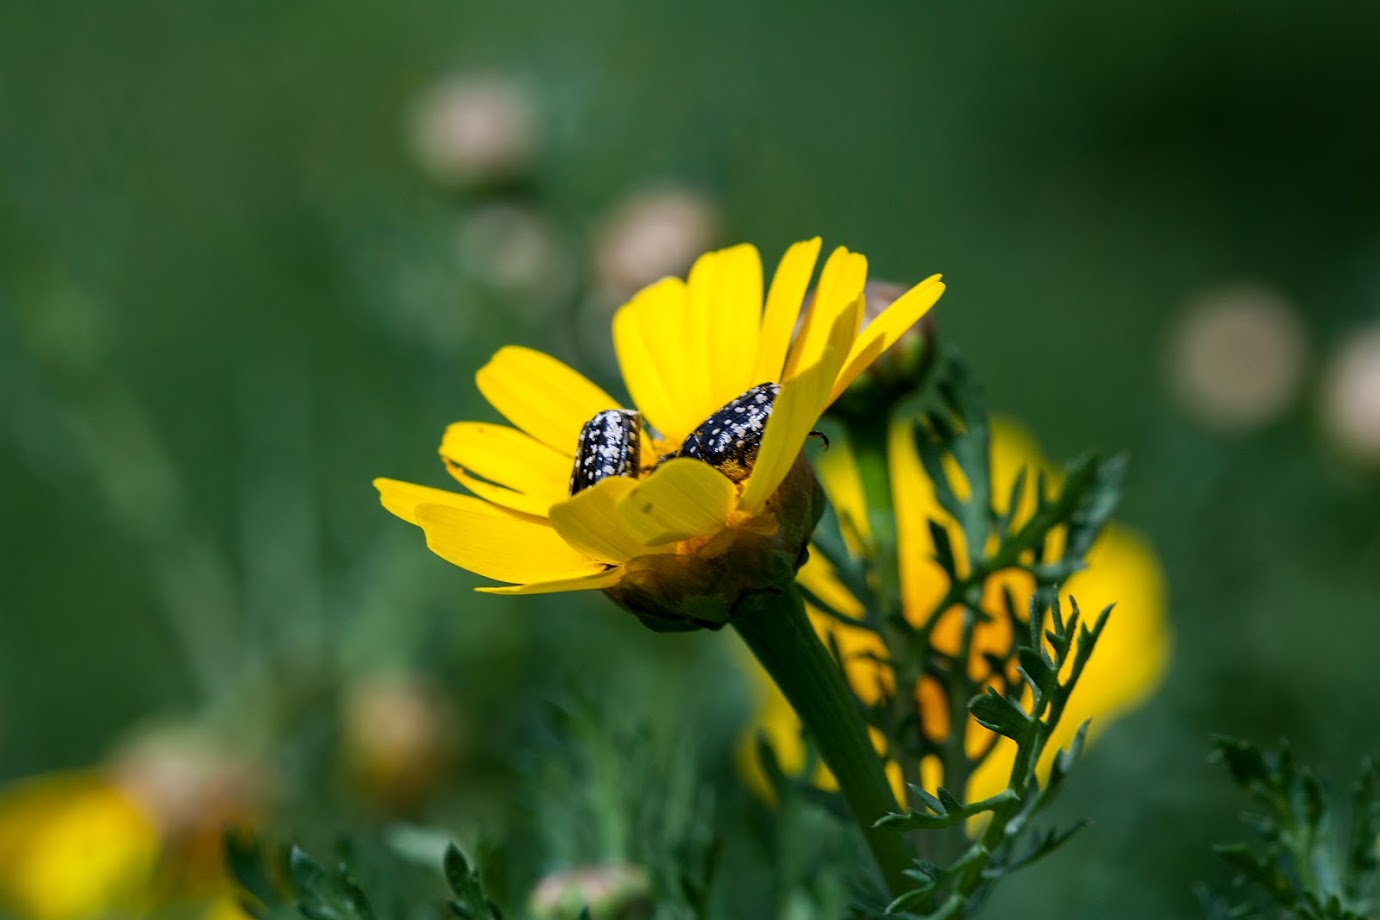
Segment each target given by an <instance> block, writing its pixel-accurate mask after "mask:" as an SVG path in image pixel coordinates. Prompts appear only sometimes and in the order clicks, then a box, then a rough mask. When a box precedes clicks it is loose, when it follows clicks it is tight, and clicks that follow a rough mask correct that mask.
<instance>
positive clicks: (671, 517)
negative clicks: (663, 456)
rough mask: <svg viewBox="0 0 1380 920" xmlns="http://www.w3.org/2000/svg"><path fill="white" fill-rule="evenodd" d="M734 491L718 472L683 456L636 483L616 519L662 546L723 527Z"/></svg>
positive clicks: (638, 535)
mask: <svg viewBox="0 0 1380 920" xmlns="http://www.w3.org/2000/svg"><path fill="white" fill-rule="evenodd" d="M736 493H737V489H736V488H735V487H734V485H733V483H731V482H729V481H728V477H726V476H724V475H723V474H722V473H720V472H719V471H718V470H716V469H714V468H713V467H711V466H709V465H708V464H707V463H704V462H702V461H699V460H692V459H690V458H689V457H680V458H677V459H675V460H668V461H667V462H666V463H663V464H662V465H661V466H660V467H658V468H657V470H656V471H655V472H653V473H652V474H651V475H650V476H648V477H647V478H646V479H643V480H642V481H641V482H639V483H637V485H636V486H635V487H634V488H633V489H632V490H630V491H629V492H628V494H627V496H626V497H624V499H623V500H622V502H620V503H619V505H618V517H619V520H620V521H621V522H622V524H623V526H624V528H625V529H626V530H627V531H628V533H630V534H632V536H633V537H634V538H635V539H637V540H640V541H642V542H643V543H645V544H647V545H649V546H659V545H662V544H666V543H671V542H674V541H677V540H688V539H690V538H691V537H700V536H704V535H705V534H710V533H714V532H715V531H717V530H719V529H721V528H722V527H723V526H724V524H725V521H726V520H727V519H728V512H729V511H730V510H731V509H732V508H733V499H734V496H735V495H736Z"/></svg>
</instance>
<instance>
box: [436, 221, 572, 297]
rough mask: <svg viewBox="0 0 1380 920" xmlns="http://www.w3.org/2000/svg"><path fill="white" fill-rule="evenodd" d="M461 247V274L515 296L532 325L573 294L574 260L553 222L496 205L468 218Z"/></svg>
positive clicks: (461, 231) (458, 242) (461, 233)
mask: <svg viewBox="0 0 1380 920" xmlns="http://www.w3.org/2000/svg"><path fill="white" fill-rule="evenodd" d="M456 246H457V252H458V254H459V258H460V267H461V269H462V270H463V271H464V272H465V273H466V274H467V275H469V276H470V277H472V278H476V279H478V280H479V281H481V282H482V283H483V284H485V285H487V286H489V287H490V288H493V289H494V290H496V291H499V292H502V293H503V294H505V295H511V297H512V298H513V306H514V307H515V308H516V309H517V310H518V311H519V312H520V313H523V314H524V315H526V316H527V317H528V318H529V319H538V318H541V317H542V316H545V315H546V314H547V313H548V312H549V309H550V308H551V307H552V306H553V305H554V304H555V303H557V302H559V301H561V300H562V299H563V298H566V297H568V296H569V295H570V294H571V292H572V291H573V290H574V287H575V258H574V254H573V253H572V252H571V250H570V248H569V247H568V246H567V245H566V244H565V241H564V240H563V239H562V238H561V235H560V233H559V231H558V230H557V228H556V226H555V225H554V224H553V223H552V221H551V220H550V219H548V218H547V217H545V216H543V215H542V214H540V213H538V212H536V211H533V210H532V209H530V208H527V207H523V206H521V205H516V204H507V203H495V204H489V205H485V206H483V207H480V208H477V209H475V210H473V211H468V212H466V213H465V214H464V215H462V216H461V218H460V226H459V232H458V233H457V237H456Z"/></svg>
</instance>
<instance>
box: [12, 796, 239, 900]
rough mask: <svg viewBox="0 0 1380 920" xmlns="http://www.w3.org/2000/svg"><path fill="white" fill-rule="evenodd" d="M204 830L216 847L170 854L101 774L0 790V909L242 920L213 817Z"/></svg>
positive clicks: (172, 849)
mask: <svg viewBox="0 0 1380 920" xmlns="http://www.w3.org/2000/svg"><path fill="white" fill-rule="evenodd" d="M203 830H204V831H205V832H206V833H205V834H203V835H202V836H203V837H204V836H207V835H210V836H212V837H214V845H213V847H210V848H208V847H206V846H200V845H198V846H196V847H193V848H191V849H190V850H189V849H187V848H185V847H183V846H181V845H180V844H179V845H178V846H173V845H172V842H171V841H170V839H169V837H168V835H167V833H166V828H164V827H163V826H162V824H161V822H160V820H159V818H158V816H157V815H156V814H155V813H154V810H153V809H151V808H149V807H148V805H147V803H145V802H143V801H141V799H140V798H139V796H138V795H137V793H135V792H133V791H131V790H130V789H128V788H127V787H126V786H125V785H123V784H121V783H120V782H118V781H117V780H116V778H115V777H113V776H111V775H109V774H107V773H106V772H104V771H101V770H84V771H73V772H66V773H55V774H47V775H42V776H37V777H32V778H29V779H25V780H21V781H19V782H17V783H14V784H12V785H10V786H8V787H6V788H4V789H0V866H3V867H4V871H3V872H0V908H3V909H4V910H7V911H9V912H11V914H12V915H13V916H15V917H16V918H18V920H100V918H118V917H146V916H149V915H150V914H151V913H152V912H154V911H155V910H162V909H167V908H171V907H173V906H176V907H178V908H180V909H182V910H184V911H185V913H183V914H182V916H188V917H194V918H196V920H245V917H246V915H245V914H244V912H243V911H242V910H240V908H239V907H238V905H237V903H236V901H235V899H234V896H233V893H232V892H231V889H230V886H229V884H228V883H227V882H226V880H225V879H224V877H223V875H222V869H221V866H220V856H219V853H220V847H219V834H220V826H219V816H207V823H206V825H205V827H204V828H203ZM185 842H186V841H182V843H185ZM197 842H198V844H201V843H205V841H204V840H199V841H197ZM208 855H209V856H210V859H209V860H208V859H206V858H204V857H206V856H208Z"/></svg>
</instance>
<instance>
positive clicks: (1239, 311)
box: [1166, 284, 1308, 433]
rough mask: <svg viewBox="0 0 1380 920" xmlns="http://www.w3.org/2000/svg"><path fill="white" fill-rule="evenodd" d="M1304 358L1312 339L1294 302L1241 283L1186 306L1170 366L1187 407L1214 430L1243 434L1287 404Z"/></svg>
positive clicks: (1280, 412) (1294, 391)
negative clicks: (1292, 304)
mask: <svg viewBox="0 0 1380 920" xmlns="http://www.w3.org/2000/svg"><path fill="white" fill-rule="evenodd" d="M1307 361H1308V344H1307V338H1306V335H1305V333H1304V330H1303V326H1302V324H1301V323H1300V322H1299V319H1298V317H1297V315H1296V314H1295V312H1294V310H1293V308H1292V307H1291V306H1290V305H1289V303H1288V302H1287V301H1285V300H1284V298H1283V297H1282V296H1280V295H1279V294H1278V293H1277V292H1275V291H1273V290H1271V289H1269V288H1267V287H1264V286H1260V285H1253V284H1242V285H1236V286H1232V287H1224V288H1219V289H1216V290H1213V291H1209V292H1207V293H1204V294H1203V295H1201V296H1200V297H1198V298H1197V299H1196V300H1195V301H1194V302H1193V303H1191V304H1190V305H1189V307H1188V309H1187V310H1186V311H1185V312H1184V313H1183V315H1182V316H1181V317H1180V319H1179V321H1178V323H1177V326H1176V327H1175V328H1174V330H1173V332H1172V335H1171V337H1170V342H1169V350H1168V355H1167V358H1166V373H1167V376H1168V383H1169V387H1170V390H1171V392H1172V393H1173V395H1174V397H1175V399H1176V401H1177V402H1178V403H1179V404H1180V406H1181V407H1182V408H1183V409H1184V411H1185V412H1187V413H1188V414H1189V415H1191V416H1193V418H1194V419H1196V420H1197V421H1198V422H1200V423H1201V424H1203V425H1205V426H1207V427H1209V428H1212V429H1214V430H1216V431H1220V432H1224V433H1239V432H1247V431H1253V430H1256V429H1259V428H1261V427H1263V426H1265V425H1268V424H1270V423H1271V422H1274V421H1276V420H1277V419H1279V418H1280V417H1281V416H1282V415H1283V414H1284V413H1285V412H1287V411H1288V409H1289V407H1290V406H1291V405H1293V403H1294V401H1295V399H1296V398H1297V396H1298V392H1299V387H1300V384H1301V383H1302V381H1303V374H1304V369H1305V367H1306V365H1307Z"/></svg>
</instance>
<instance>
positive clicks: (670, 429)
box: [375, 238, 944, 607]
mask: <svg viewBox="0 0 1380 920" xmlns="http://www.w3.org/2000/svg"><path fill="white" fill-rule="evenodd" d="M819 251H820V241H819V240H818V239H817V238H816V239H813V240H808V241H805V242H802V243H797V244H795V245H794V246H792V247H790V249H789V250H788V251H787V252H786V254H785V256H784V257H783V258H782V260H781V263H780V265H779V267H778V268H777V270H776V274H775V276H774V277H773V279H772V282H771V287H770V289H769V290H768V291H767V293H766V297H765V302H764V299H763V280H762V265H761V259H760V257H759V256H758V253H757V250H756V248H755V247H753V246H751V245H739V246H734V247H731V248H728V249H723V250H720V251H718V252H711V253H708V254H706V255H703V256H701V257H700V258H699V259H698V260H697V261H696V262H695V265H694V267H693V268H692V269H691V271H690V275H689V278H688V280H686V281H681V280H680V279H678V278H666V279H663V280H661V281H658V282H656V283H655V284H652V285H650V286H649V287H647V288H645V289H643V290H642V291H641V292H639V293H638V294H637V295H635V296H634V297H633V299H632V300H631V301H630V302H629V303H628V304H626V305H625V306H623V307H622V308H621V309H620V310H619V311H618V313H617V314H616V315H615V317H614V320H613V341H614V346H615V349H616V351H617V354H618V363H619V366H620V368H621V370H622V373H623V379H624V382H625V383H626V385H627V389H628V392H629V393H630V395H631V397H632V401H633V403H634V405H635V406H636V408H637V410H638V411H639V412H640V413H641V418H642V420H643V422H645V423H646V425H647V430H646V431H645V432H644V433H643V434H642V447H641V461H642V462H641V465H640V468H639V470H638V475H637V476H636V477H624V476H613V477H609V478H606V479H603V480H602V481H600V482H598V483H597V484H595V485H594V486H592V487H590V488H587V489H584V490H583V491H580V492H578V494H576V495H575V496H574V497H571V496H570V495H569V484H570V479H571V470H572V468H573V466H574V462H575V460H574V458H575V454H576V449H577V441H578V439H579V436H580V431H581V428H582V426H583V425H584V424H585V423H586V422H587V421H589V420H590V419H591V418H592V417H593V416H594V415H595V414H596V413H599V412H603V411H605V410H609V409H613V408H617V407H620V406H621V405H623V403H621V401H619V400H616V399H614V398H613V397H612V396H610V395H608V394H607V393H605V392H604V391H603V390H601V389H600V388H599V387H597V386H596V385H595V384H593V383H591V382H590V381H589V380H587V379H586V378H585V377H583V376H582V375H581V374H579V373H578V372H577V371H575V370H573V369H571V368H570V367H568V366H566V365H565V364H563V363H561V362H560V361H557V360H556V359H554V358H552V357H549V356H547V355H545V354H542V353H540V352H537V351H533V350H531V349H528V348H521V347H507V348H503V349H500V350H499V352H498V353H497V354H495V355H494V357H493V358H492V360H490V361H489V363H488V364H487V365H485V366H484V367H483V368H481V369H480V371H479V372H478V374H477V375H476V383H477V384H478V387H479V391H480V392H481V393H482V394H483V395H484V397H485V398H486V399H487V400H488V401H489V402H490V403H491V404H492V405H493V407H494V408H495V409H497V410H498V412H499V413H501V414H502V415H503V416H504V417H506V418H507V419H508V421H509V422H511V423H512V425H513V426H514V427H506V426H503V425H498V424H491V423H488V422H457V423H455V424H453V425H451V426H450V427H449V428H448V429H447V430H446V433H445V437H444V439H443V440H442V442H441V456H442V457H443V459H444V460H445V462H446V465H447V467H448V469H449V470H450V472H451V473H452V474H453V475H454V476H455V478H456V479H457V480H459V481H460V483H461V484H462V485H463V486H464V487H465V488H466V489H468V490H469V491H470V492H471V493H472V495H462V494H457V493H454V492H448V491H444V490H441V489H433V488H428V487H426V486H420V485H413V484H410V483H405V482H397V481H395V480H390V479H379V480H377V481H376V482H375V485H376V486H377V488H378V490H379V494H380V497H381V499H382V502H383V505H384V507H385V508H387V509H388V510H389V511H391V512H393V513H394V514H396V515H397V516H398V517H400V518H402V519H403V520H405V521H408V522H409V523H412V524H415V525H417V526H419V527H421V529H422V530H423V531H424V532H425V534H426V540H427V545H428V546H429V547H430V548H431V549H432V551H434V552H435V553H436V554H437V555H439V556H441V557H442V558H444V559H446V560H447V561H449V562H452V563H454V564H455V565H458V566H460V567H462V568H465V569H469V570H470V571H472V572H476V573H478V574H480V575H483V576H485V577H487V578H491V579H494V580H495V581H500V582H506V583H508V584H507V585H506V586H502V587H484V588H480V589H479V590H481V591H489V592H492V593H495V594H536V593H544V592H553V591H577V590H589V589H606V590H611V592H612V593H614V594H615V595H617V594H618V592H619V591H620V590H621V591H627V592H630V593H631V587H630V585H629V584H622V583H623V582H625V581H626V582H629V583H631V582H639V581H640V579H641V576H643V575H646V574H647V573H648V572H649V571H651V570H654V569H656V568H657V567H658V566H663V567H671V568H674V567H675V560H676V557H687V556H689V557H695V558H697V559H704V558H714V557H716V556H719V555H721V554H722V553H723V552H724V550H725V549H727V548H728V547H729V546H731V545H735V544H737V543H738V541H739V539H740V538H744V539H747V540H748V541H749V542H750V541H751V538H752V537H753V536H756V537H759V538H763V537H764V538H768V539H770V538H772V536H773V535H774V534H777V533H778V532H779V531H780V530H781V529H783V528H788V527H795V528H796V529H801V528H800V522H799V521H787V520H786V517H787V516H788V515H790V514H791V513H793V512H792V510H791V509H790V508H783V507H781V502H780V501H773V497H774V496H775V495H776V494H777V492H778V489H779V487H781V486H782V484H783V482H787V480H788V477H789V476H790V475H791V474H792V470H793V468H795V466H796V459H797V457H798V456H799V455H800V452H801V448H802V447H803V445H804V443H805V439H806V438H807V437H808V436H809V434H810V431H811V429H812V428H813V427H814V425H815V423H816V421H817V420H818V419H819V416H820V414H821V413H822V412H823V411H824V410H825V409H826V408H827V407H828V406H829V404H830V403H832V402H833V401H834V400H835V399H836V398H837V397H838V396H839V394H840V393H842V392H843V390H844V389H845V388H846V387H847V386H848V384H849V383H850V382H851V381H852V380H853V379H854V378H856V377H857V376H858V374H860V373H861V372H862V371H863V370H864V369H866V368H867V367H868V365H870V364H871V363H872V362H873V361H874V360H875V359H876V358H877V357H878V356H879V355H880V354H881V353H882V352H883V351H885V350H886V349H887V348H888V347H890V346H891V345H892V343H894V342H895V341H896V340H897V339H898V338H899V337H900V335H901V334H902V333H903V332H904V331H905V330H906V329H908V328H909V327H910V326H911V325H913V324H914V323H915V322H916V321H917V320H918V319H919V318H920V317H921V316H923V315H924V313H925V312H926V311H927V310H928V309H929V308H930V307H931V306H932V305H933V304H934V302H935V301H936V300H938V298H939V296H940V294H941V293H942V292H943V290H944V285H943V284H942V283H941V282H940V280H939V276H937V275H936V276H934V277H932V278H930V279H928V280H926V281H924V282H922V283H921V284H919V285H917V286H915V287H914V288H912V289H911V290H910V291H908V292H907V293H906V294H904V295H903V296H901V297H899V298H898V299H897V300H896V301H895V302H894V303H893V304H892V305H891V306H890V308H889V309H887V311H886V312H885V313H883V314H882V315H881V316H879V317H878V318H877V319H875V320H874V321H873V322H871V323H870V324H868V326H867V327H866V328H865V329H862V330H861V331H860V329H859V326H860V325H861V317H862V310H863V284H864V282H865V280H866V275H867V260H866V259H865V258H864V257H863V256H862V255H860V254H858V253H854V252H849V251H848V250H847V249H844V248H843V247H839V248H838V249H836V250H834V252H833V253H832V254H831V255H830V257H829V258H828V260H827V261H826V263H825V265H824V268H823V270H822V271H821V273H820V276H819V280H818V282H817V284H816V285H815V293H814V296H813V298H812V299H811V300H810V302H809V304H808V306H805V307H804V309H803V310H802V303H804V301H805V297H806V292H807V290H808V288H809V286H810V279H811V276H812V275H813V273H814V267H815V263H816V261H817V259H818V256H819ZM797 326H798V331H797ZM763 383H775V384H780V387H781V388H780V392H779V394H778V395H777V397H776V400H775V406H774V410H773V411H772V414H771V416H770V419H769V420H768V422H767V425H766V429H765V432H764V433H763V435H762V440H761V446H760V450H759V452H758V455H757V457H756V460H755V464H754V466H753V468H752V470H751V475H749V476H747V477H746V478H745V479H743V480H742V481H740V482H733V481H730V479H729V478H728V477H727V476H725V475H722V474H721V473H720V472H719V471H717V470H715V469H714V468H712V467H711V466H709V465H707V464H706V463H703V462H701V461H699V460H695V459H692V458H687V457H678V458H675V459H671V460H668V461H666V462H664V463H661V464H660V465H656V466H655V469H653V468H652V467H653V465H655V464H656V461H657V458H659V457H661V456H663V455H664V454H665V453H668V452H671V451H674V450H676V449H677V448H679V447H680V446H681V444H682V442H683V440H684V439H685V438H686V436H687V435H689V434H690V433H691V432H692V431H694V430H695V429H696V428H697V427H698V426H699V425H700V424H701V423H702V422H704V421H705V420H706V419H707V418H708V417H709V416H710V415H711V414H713V413H714V412H716V411H717V410H719V409H720V408H721V407H723V406H725V405H726V404H727V403H729V402H730V401H731V400H734V399H735V398H737V397H738V396H740V395H741V394H743V393H745V392H746V391H747V390H748V389H750V388H752V387H755V386H757V385H759V384H763ZM813 487H814V486H813V481H810V482H809V483H808V488H810V489H813ZM783 512H784V513H783ZM811 526H813V519H811V520H810V521H809V522H808V524H806V525H804V527H803V532H804V534H806V535H807V534H808V530H809V528H810V527H811ZM803 540H804V536H802V537H801V542H800V545H801V546H803ZM645 587H646V586H645V584H642V585H640V587H639V589H638V590H641V589H642V588H645ZM625 605H627V606H630V607H636V606H637V605H636V604H635V603H632V602H628V601H625Z"/></svg>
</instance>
